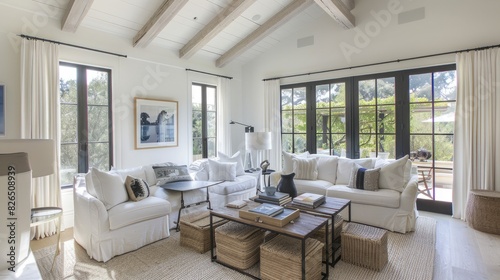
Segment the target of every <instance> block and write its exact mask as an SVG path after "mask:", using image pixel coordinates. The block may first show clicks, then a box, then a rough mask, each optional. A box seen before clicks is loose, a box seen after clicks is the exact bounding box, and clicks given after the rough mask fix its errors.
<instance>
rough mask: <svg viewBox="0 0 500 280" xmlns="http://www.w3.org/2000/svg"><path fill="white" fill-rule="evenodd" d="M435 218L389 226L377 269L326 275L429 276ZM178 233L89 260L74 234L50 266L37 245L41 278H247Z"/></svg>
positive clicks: (342, 267) (49, 253) (423, 279)
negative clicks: (407, 229)
mask: <svg viewBox="0 0 500 280" xmlns="http://www.w3.org/2000/svg"><path fill="white" fill-rule="evenodd" d="M435 237H436V221H435V220H434V219H432V218H428V217H419V218H418V219H417V226H416V231H415V232H412V233H407V234H400V233H393V232H390V233H389V236H388V252H389V262H388V264H387V265H386V266H385V267H384V269H383V270H382V271H380V272H377V271H373V270H370V269H366V268H362V267H359V266H355V265H351V264H348V263H345V262H342V261H340V262H338V263H337V264H336V265H335V268H334V269H330V275H329V278H330V279H340V280H341V279H384V280H391V279H394V280H396V279H397V280H405V279H408V280H411V279H415V280H417V279H418V280H432V275H433V267H434V251H435V242H436V238H435ZM179 239H180V233H178V232H175V231H172V232H171V236H170V237H169V238H166V239H164V240H160V241H158V242H155V243H153V244H150V245H147V246H145V247H142V248H140V249H138V250H136V251H133V252H129V253H127V254H124V255H121V256H117V257H114V258H113V259H111V260H109V261H108V262H106V263H102V262H97V261H94V260H91V259H90V258H89V257H88V255H87V253H86V252H85V249H83V248H82V247H81V246H80V245H78V243H76V242H74V241H73V240H69V241H66V242H64V243H63V244H62V248H61V254H60V255H59V256H58V257H57V258H56V263H55V265H54V268H53V270H52V271H51V266H52V261H53V259H54V252H55V245H54V246H51V247H46V248H43V249H41V250H38V251H35V252H34V255H35V258H36V261H37V264H38V267H39V269H40V272H41V275H42V277H43V279H251V278H250V277H248V276H245V275H243V274H240V273H239V272H236V271H233V270H231V269H229V268H227V267H225V266H222V265H220V264H217V263H214V262H211V261H210V252H207V253H204V254H200V253H197V252H195V251H194V250H191V249H189V248H184V247H181V246H180V245H179Z"/></svg>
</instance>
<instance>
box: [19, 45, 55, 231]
mask: <svg viewBox="0 0 500 280" xmlns="http://www.w3.org/2000/svg"><path fill="white" fill-rule="evenodd" d="M58 80H59V46H58V45H56V44H53V43H48V42H42V41H38V40H27V39H23V41H22V44H21V137H22V138H27V139H54V140H55V142H56V147H55V150H56V155H55V158H56V160H57V162H59V147H60V141H59V87H58ZM31 205H32V207H48V206H54V207H61V185H60V182H59V164H56V171H55V173H54V174H53V175H50V176H45V177H41V178H36V179H33V184H32V201H31ZM55 230H56V228H55V224H54V223H48V224H44V225H40V226H38V227H37V228H36V229H35V238H37V239H38V238H43V237H45V236H49V235H52V234H54V233H55Z"/></svg>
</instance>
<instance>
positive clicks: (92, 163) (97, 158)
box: [89, 143, 110, 170]
mask: <svg viewBox="0 0 500 280" xmlns="http://www.w3.org/2000/svg"><path fill="white" fill-rule="evenodd" d="M89 167H95V168H97V169H99V170H109V169H110V168H109V167H110V166H109V145H108V143H89Z"/></svg>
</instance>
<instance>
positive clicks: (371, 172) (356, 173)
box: [349, 164, 380, 191]
mask: <svg viewBox="0 0 500 280" xmlns="http://www.w3.org/2000/svg"><path fill="white" fill-rule="evenodd" d="M379 176H380V168H376V169H366V168H364V167H362V166H361V165H359V164H354V168H353V170H352V175H351V180H350V182H349V188H353V189H360V190H367V191H376V190H378V179H379Z"/></svg>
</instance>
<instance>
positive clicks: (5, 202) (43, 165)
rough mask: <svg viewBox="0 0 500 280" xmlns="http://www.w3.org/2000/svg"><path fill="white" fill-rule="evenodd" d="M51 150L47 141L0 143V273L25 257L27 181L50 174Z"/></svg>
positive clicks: (27, 249) (27, 248)
mask: <svg viewBox="0 0 500 280" xmlns="http://www.w3.org/2000/svg"><path fill="white" fill-rule="evenodd" d="M54 148H55V147H54V141H53V140H49V139H9V140H7V139H6V140H0V220H1V224H0V227H2V230H1V231H0V242H1V244H0V252H1V254H0V271H2V270H10V271H15V270H16V266H17V265H18V264H21V263H22V262H23V261H24V260H26V258H27V257H28V256H29V253H30V240H31V231H30V224H31V180H32V178H36V177H42V176H46V175H50V174H53V173H54V166H55V149H54ZM4 229H7V230H4Z"/></svg>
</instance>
